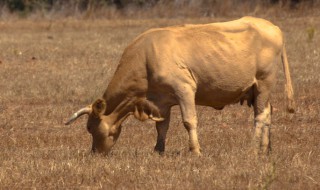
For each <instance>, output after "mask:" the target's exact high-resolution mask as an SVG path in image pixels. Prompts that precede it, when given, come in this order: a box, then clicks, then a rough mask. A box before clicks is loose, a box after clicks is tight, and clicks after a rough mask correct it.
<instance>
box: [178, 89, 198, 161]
mask: <svg viewBox="0 0 320 190" xmlns="http://www.w3.org/2000/svg"><path fill="white" fill-rule="evenodd" d="M180 93H181V94H180V96H179V104H180V109H181V114H182V119H183V124H184V127H185V128H186V130H187V131H188V134H189V149H190V151H191V152H193V153H195V154H197V155H201V148H200V145H199V141H198V134H197V122H198V121H197V113H196V106H195V91H194V90H193V89H192V87H188V86H185V88H183V89H182V90H181V91H180Z"/></svg>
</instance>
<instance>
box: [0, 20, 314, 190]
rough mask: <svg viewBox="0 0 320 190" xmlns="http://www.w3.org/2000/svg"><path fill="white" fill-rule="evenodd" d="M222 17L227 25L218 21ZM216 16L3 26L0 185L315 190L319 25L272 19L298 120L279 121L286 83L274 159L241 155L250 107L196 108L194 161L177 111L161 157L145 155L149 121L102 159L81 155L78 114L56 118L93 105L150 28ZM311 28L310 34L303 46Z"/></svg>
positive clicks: (84, 146) (131, 123)
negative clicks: (70, 120)
mask: <svg viewBox="0 0 320 190" xmlns="http://www.w3.org/2000/svg"><path fill="white" fill-rule="evenodd" d="M216 20H225V19H216ZM216 20H213V19H189V20H178V19H170V20H166V19H157V20H88V21H77V20H72V19H71V20H70V19H64V20H53V21H41V20H40V21H30V20H16V21H14V22H11V21H8V22H6V21H2V22H0V160H1V161H0V187H1V188H3V189H22V188H33V187H34V188H40V189H44V188H52V189H62V188H68V189H71V188H90V189H91V188H92V189H99V188H104V189H161V188H163V189H319V188H320V172H319V171H320V148H319V147H320V128H319V123H320V122H319V119H320V115H319V113H320V97H319V93H320V80H319V72H320V62H319V60H320V49H319V43H320V37H319V34H318V31H319V29H320V20H319V19H317V18H313V17H304V18H290V19H272V20H273V21H274V23H276V24H277V25H279V26H280V27H281V28H282V30H283V31H284V33H285V35H286V42H287V51H288V55H289V63H290V66H291V70H292V77H293V82H294V89H295V93H296V94H295V96H296V102H297V108H298V109H297V113H296V114H295V115H290V114H287V113H285V105H284V93H283V89H284V86H283V85H284V82H283V74H282V68H281V66H279V82H278V84H277V86H276V88H275V90H274V93H273V96H272V103H273V105H274V107H275V108H276V109H277V111H275V113H274V116H273V127H272V147H273V151H272V154H271V155H270V156H269V157H268V158H263V157H262V158H259V159H255V158H254V157H253V156H252V155H251V154H249V153H248V147H249V144H250V142H251V138H252V135H253V127H252V126H253V116H252V115H253V113H252V110H251V109H249V108H246V107H244V106H243V107H241V106H239V105H233V106H228V107H227V108H225V109H224V110H222V111H215V110H212V109H210V108H204V107H199V108H198V114H199V138H200V143H201V145H202V149H203V154H204V155H203V156H202V157H200V158H198V157H193V156H191V155H189V153H188V148H187V143H188V140H187V133H186V131H185V129H184V128H183V126H182V124H181V117H180V113H179V110H178V109H177V108H175V109H174V110H173V115H172V118H173V119H172V122H171V127H170V129H169V132H168V141H167V152H166V154H165V155H164V156H159V155H157V154H154V153H153V152H152V150H153V146H154V144H155V141H156V130H155V128H154V124H153V123H152V122H145V123H141V122H139V121H137V120H134V119H132V118H130V119H129V120H128V121H126V122H125V124H124V128H123V132H122V134H121V137H120V139H119V142H118V143H117V144H116V146H115V147H114V149H113V151H112V153H111V155H110V156H109V157H100V156H92V155H90V154H89V148H90V143H91V142H90V141H91V139H90V136H89V134H88V133H87V132H86V129H85V120H86V118H85V117H83V118H81V119H79V121H77V122H76V123H75V124H73V125H72V126H64V125H63V123H62V121H63V120H64V119H65V118H67V117H68V116H70V114H71V113H72V112H73V111H75V110H76V109H78V108H80V107H82V106H84V105H87V104H89V103H91V102H92V101H93V100H94V99H96V98H98V97H100V96H101V95H102V93H103V91H104V89H105V88H106V86H107V84H108V81H110V78H111V77H112V74H113V72H114V70H115V68H116V65H117V62H118V60H119V58H120V56H121V53H122V51H123V49H124V48H125V47H126V45H127V44H128V43H129V42H130V41H131V40H132V39H133V38H134V37H135V36H136V35H138V34H139V33H141V32H142V31H144V30H146V29H148V28H152V27H158V26H166V25H173V24H182V23H204V22H213V21H216ZM308 28H314V31H315V33H314V34H313V37H312V39H311V40H310V39H309V38H310V37H309V36H310V34H308V30H309V29H308Z"/></svg>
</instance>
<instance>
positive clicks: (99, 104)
mask: <svg viewBox="0 0 320 190" xmlns="http://www.w3.org/2000/svg"><path fill="white" fill-rule="evenodd" d="M106 108H107V103H106V101H105V100H103V99H97V100H96V101H95V102H94V103H93V104H92V113H93V115H94V116H96V117H100V116H101V115H103V114H104V113H105V111H106Z"/></svg>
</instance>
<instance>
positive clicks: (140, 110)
mask: <svg viewBox="0 0 320 190" xmlns="http://www.w3.org/2000/svg"><path fill="white" fill-rule="evenodd" d="M133 115H134V116H135V117H136V118H137V119H139V120H140V121H145V120H147V119H152V120H153V121H157V122H159V121H163V120H164V118H162V117H161V115H160V111H159V109H158V107H157V106H156V105H154V104H153V103H152V102H150V101H148V100H140V101H138V102H137V103H136V105H135V110H134V113H133Z"/></svg>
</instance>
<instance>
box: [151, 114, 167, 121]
mask: <svg viewBox="0 0 320 190" xmlns="http://www.w3.org/2000/svg"><path fill="white" fill-rule="evenodd" d="M149 118H150V119H151V120H153V121H156V122H160V121H163V120H164V118H162V117H154V116H153V115H152V114H150V115H149Z"/></svg>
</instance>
